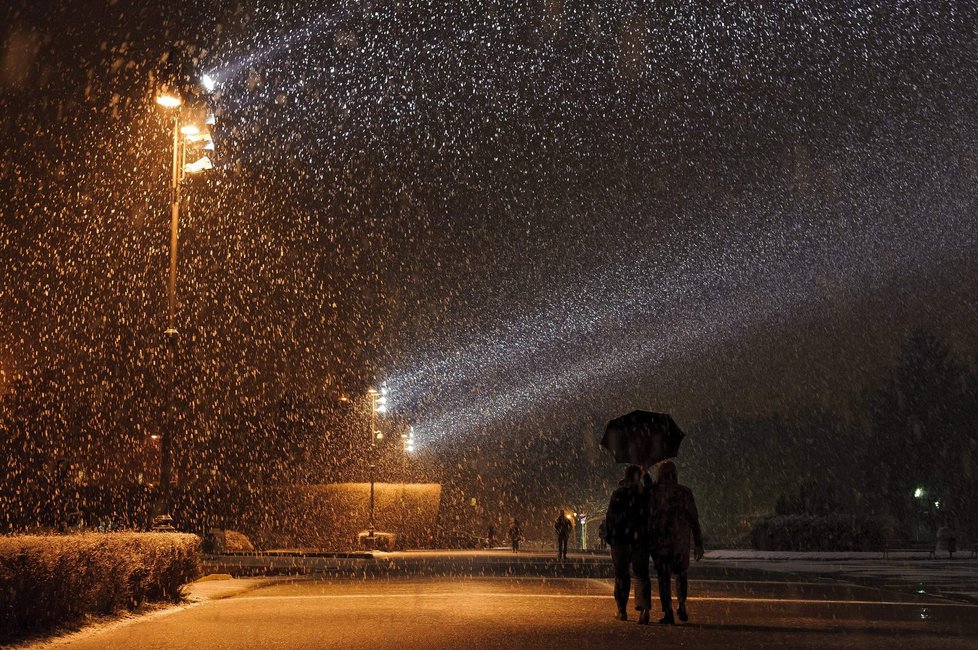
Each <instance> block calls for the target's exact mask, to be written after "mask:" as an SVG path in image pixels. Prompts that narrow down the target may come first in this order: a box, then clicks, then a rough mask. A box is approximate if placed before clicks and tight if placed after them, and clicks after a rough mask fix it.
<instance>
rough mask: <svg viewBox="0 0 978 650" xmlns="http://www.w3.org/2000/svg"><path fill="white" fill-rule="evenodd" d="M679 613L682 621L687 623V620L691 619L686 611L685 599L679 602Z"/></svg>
mask: <svg viewBox="0 0 978 650" xmlns="http://www.w3.org/2000/svg"><path fill="white" fill-rule="evenodd" d="M677 614H679V620H680V621H682V622H683V623H685V622H686V621H688V620H689V614H687V613H686V601H685V600H684V601H683V602H681V603H679V611H678V612H677Z"/></svg>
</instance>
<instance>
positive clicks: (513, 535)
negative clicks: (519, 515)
mask: <svg viewBox="0 0 978 650" xmlns="http://www.w3.org/2000/svg"><path fill="white" fill-rule="evenodd" d="M522 539H523V527H522V526H520V520H519V519H514V520H513V524H512V525H511V526H510V527H509V542H510V544H512V545H513V553H517V552H519V550H520V541H522Z"/></svg>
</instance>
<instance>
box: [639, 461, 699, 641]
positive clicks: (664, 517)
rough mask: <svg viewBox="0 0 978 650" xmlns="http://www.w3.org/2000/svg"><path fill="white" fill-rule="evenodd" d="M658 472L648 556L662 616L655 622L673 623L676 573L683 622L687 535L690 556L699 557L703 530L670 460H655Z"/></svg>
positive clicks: (686, 614)
mask: <svg viewBox="0 0 978 650" xmlns="http://www.w3.org/2000/svg"><path fill="white" fill-rule="evenodd" d="M657 469H658V475H657V478H656V483H655V487H654V489H653V490H652V498H651V508H652V512H651V518H650V524H651V536H652V549H653V550H652V559H653V561H654V562H655V571H656V574H657V575H658V578H659V601H660V602H661V604H662V614H663V616H662V619H661V620H660V621H659V623H664V624H669V625H671V624H674V623H675V622H676V620H675V618H674V617H673V613H672V590H671V582H672V581H671V578H672V575H673V574H675V575H676V591H677V595H678V596H679V612H678V613H679V620H680V621H682V622H684V623H685V622H686V621H688V620H689V614H688V613H687V612H686V597H687V596H688V595H689V579H688V577H687V571H688V569H689V551H690V548H689V538H690V536H692V538H693V544H694V557H695V558H696V561H697V562H699V561H700V560H701V559H702V558H703V533H702V532H701V531H700V521H699V514H698V513H697V512H696V501H695V500H694V499H693V492H692V491H691V490H690V489H689V488H688V487H686V486H684V485H680V484H679V472H678V471H677V470H676V465H675V463H673V462H672V461H670V460H666V461H663V462H661V463H659V465H658V467H657Z"/></svg>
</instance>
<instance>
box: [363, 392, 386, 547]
mask: <svg viewBox="0 0 978 650" xmlns="http://www.w3.org/2000/svg"><path fill="white" fill-rule="evenodd" d="M367 398H368V399H369V400H370V449H369V451H368V452H367V453H369V454H370V459H369V469H370V522H369V526H368V528H367V532H368V537H369V538H370V539H371V540H373V539H374V537H375V533H376V530H377V524H376V521H375V519H374V483H375V481H376V478H377V465H376V460H377V441H378V440H379V439H381V438H383V435H384V434H382V433H381V432H380V431H378V430H377V414H378V413H384V412H386V411H387V391H386V389H384V388H383V387H382V388H381V389H380V390H377V389H376V388H371V389H370V390H368V391H367Z"/></svg>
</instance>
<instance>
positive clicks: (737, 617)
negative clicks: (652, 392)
mask: <svg viewBox="0 0 978 650" xmlns="http://www.w3.org/2000/svg"><path fill="white" fill-rule="evenodd" d="M768 577H769V576H766V575H758V576H755V577H754V578H753V579H750V577H748V579H729V578H722V579H710V578H707V579H700V580H694V581H692V583H691V589H690V593H691V599H690V615H691V621H690V622H689V623H688V624H685V625H682V624H681V625H677V626H660V625H655V624H653V625H651V626H649V627H643V626H639V625H637V623H636V622H635V617H634V616H633V617H632V620H631V621H629V622H627V623H626V622H620V621H616V620H614V619H613V617H612V613H613V611H614V604H613V599H612V596H611V593H612V584H611V581H610V580H608V579H606V578H567V577H556V578H554V577H547V578H544V577H532V576H530V577H519V578H507V577H498V576H491V577H447V576H396V575H395V576H387V577H371V578H368V579H350V578H317V577H307V578H297V579H290V580H288V581H286V582H281V583H279V584H272V585H269V586H265V587H263V588H259V589H255V590H253V591H250V592H246V593H242V594H238V595H234V596H231V597H228V598H225V599H221V600H211V601H205V602H201V603H198V604H193V605H189V606H183V607H178V608H171V609H168V610H164V611H162V612H158V613H156V614H152V615H149V616H145V617H141V618H136V619H133V620H131V621H125V622H122V623H115V624H111V625H107V626H103V627H95V628H91V629H88V630H86V631H83V632H82V633H80V634H76V635H73V636H69V637H65V638H63V639H60V640H57V641H55V642H53V643H50V644H46V645H47V646H48V647H60V648H77V649H79V650H81V649H89V648H91V649H93V650H111V649H115V648H119V649H121V648H127V649H128V648H186V649H188V650H191V649H192V650H199V649H201V648H255V649H260V650H273V649H278V648H397V649H399V650H400V649H408V648H507V649H512V648H533V649H535V650H536V649H541V648H562V649H565V650H566V649H568V648H570V649H572V650H577V649H580V648H628V647H654V646H656V645H658V644H661V643H667V644H669V645H670V646H671V647H677V648H687V647H688V648H724V649H726V650H729V649H731V648H894V647H899V648H901V649H903V648H978V606H975V605H967V604H960V603H951V602H947V601H936V600H934V599H929V598H918V597H914V596H912V595H899V594H886V593H883V592H880V591H879V590H878V589H870V588H864V587H857V586H851V585H835V584H824V583H820V582H804V581H802V582H798V581H790V580H777V579H775V580H770V579H767V578H768Z"/></svg>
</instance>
